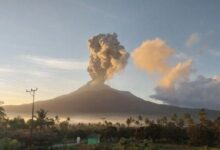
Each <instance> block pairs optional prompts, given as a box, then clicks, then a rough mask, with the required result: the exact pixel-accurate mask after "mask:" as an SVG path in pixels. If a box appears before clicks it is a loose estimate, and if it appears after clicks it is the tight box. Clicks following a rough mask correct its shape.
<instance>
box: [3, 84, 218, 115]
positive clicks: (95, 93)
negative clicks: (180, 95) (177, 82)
mask: <svg viewBox="0 0 220 150" xmlns="http://www.w3.org/2000/svg"><path fill="white" fill-rule="evenodd" d="M31 106H32V104H23V105H10V106H9V105H8V106H4V108H5V110H6V112H9V113H29V112H30V110H31ZM40 108H43V109H45V110H47V111H49V112H50V113H54V114H58V115H59V114H68V115H69V114H99V115H100V114H108V115H115V116H120V115H123V116H124V115H126V116H129V115H148V116H154V117H158V116H164V115H166V116H170V115H172V114H173V113H177V114H184V113H190V114H191V115H193V116H195V115H197V114H198V111H199V109H191V108H180V107H176V106H170V105H162V104H156V103H152V102H149V101H146V100H143V99H141V98H139V97H137V96H135V95H133V94H132V93H130V92H128V91H120V90H116V89H113V88H111V87H110V86H108V85H105V84H94V85H93V84H90V83H87V84H86V85H84V86H82V87H81V88H79V89H78V90H76V91H74V92H72V93H69V94H66V95H62V96H59V97H56V98H54V99H50V100H45V101H38V102H36V103H35V110H38V109H40ZM206 112H207V115H208V116H209V117H211V118H214V117H216V116H217V115H218V114H219V112H218V111H214V110H207V111H206Z"/></svg>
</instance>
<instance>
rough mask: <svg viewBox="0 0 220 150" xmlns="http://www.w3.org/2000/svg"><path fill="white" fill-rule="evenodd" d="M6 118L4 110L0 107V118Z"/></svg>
mask: <svg viewBox="0 0 220 150" xmlns="http://www.w3.org/2000/svg"><path fill="white" fill-rule="evenodd" d="M5 116H6V114H5V110H4V108H3V107H0V118H4V117H5Z"/></svg>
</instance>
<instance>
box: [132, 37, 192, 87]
mask: <svg viewBox="0 0 220 150" xmlns="http://www.w3.org/2000/svg"><path fill="white" fill-rule="evenodd" d="M174 54H175V50H174V49H172V48H170V47H169V46H168V45H167V43H166V42H165V41H163V40H161V39H159V38H156V39H153V40H147V41H145V42H143V43H142V44H141V46H140V47H138V48H136V49H135V50H134V52H133V53H132V58H133V61H134V63H135V65H136V66H137V67H138V68H140V69H142V70H145V71H146V72H147V73H156V74H159V75H160V76H161V79H160V81H159V85H158V86H161V87H164V88H173V87H174V86H175V84H176V83H177V82H178V81H182V80H187V79H188V78H189V76H190V73H191V71H192V69H191V65H192V60H186V61H185V62H180V63H178V64H177V65H176V66H174V67H173V66H171V65H170V64H169V62H168V61H169V59H170V58H171V57H172V56H173V55H174Z"/></svg>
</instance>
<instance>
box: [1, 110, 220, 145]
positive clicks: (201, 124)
mask: <svg viewBox="0 0 220 150" xmlns="http://www.w3.org/2000/svg"><path fill="white" fill-rule="evenodd" d="M30 124H31V120H28V121H25V120H24V119H23V118H21V117H15V118H13V119H8V118H7V115H6V114H5V112H4V109H3V108H1V107H0V139H2V138H6V137H7V138H11V139H16V140H17V141H19V142H21V143H23V145H24V147H25V146H27V145H28V142H29V128H30ZM33 125H34V136H33V138H34V139H33V141H34V144H35V145H51V144H53V143H59V142H65V141H68V140H72V139H76V137H81V139H86V138H87V136H88V135H89V134H91V133H98V134H100V135H101V141H102V142H108V143H118V142H122V140H121V139H133V140H146V139H147V140H150V141H152V142H153V143H168V144H188V145H195V146H220V115H219V116H218V117H217V118H216V119H214V120H210V119H208V118H207V117H206V112H205V110H200V111H199V113H198V121H194V119H193V118H192V117H191V115H190V114H184V116H178V115H177V114H173V115H172V116H171V117H166V116H164V117H160V118H158V119H157V120H150V119H149V118H147V117H143V116H141V115H139V116H137V117H129V118H127V120H126V123H119V122H118V123H112V122H110V121H107V120H105V121H103V122H99V123H93V124H92V123H89V124H82V123H78V124H71V123H70V118H69V117H68V118H66V120H62V121H61V120H60V118H59V116H55V117H54V118H50V117H48V112H47V111H45V110H44V109H40V110H38V111H36V115H35V117H34V120H33ZM122 143H123V142H122Z"/></svg>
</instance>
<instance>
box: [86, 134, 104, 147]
mask: <svg viewBox="0 0 220 150" xmlns="http://www.w3.org/2000/svg"><path fill="white" fill-rule="evenodd" d="M100 137H101V136H100V134H96V133H93V134H90V135H88V137H87V144H88V145H96V144H99V143H100Z"/></svg>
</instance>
